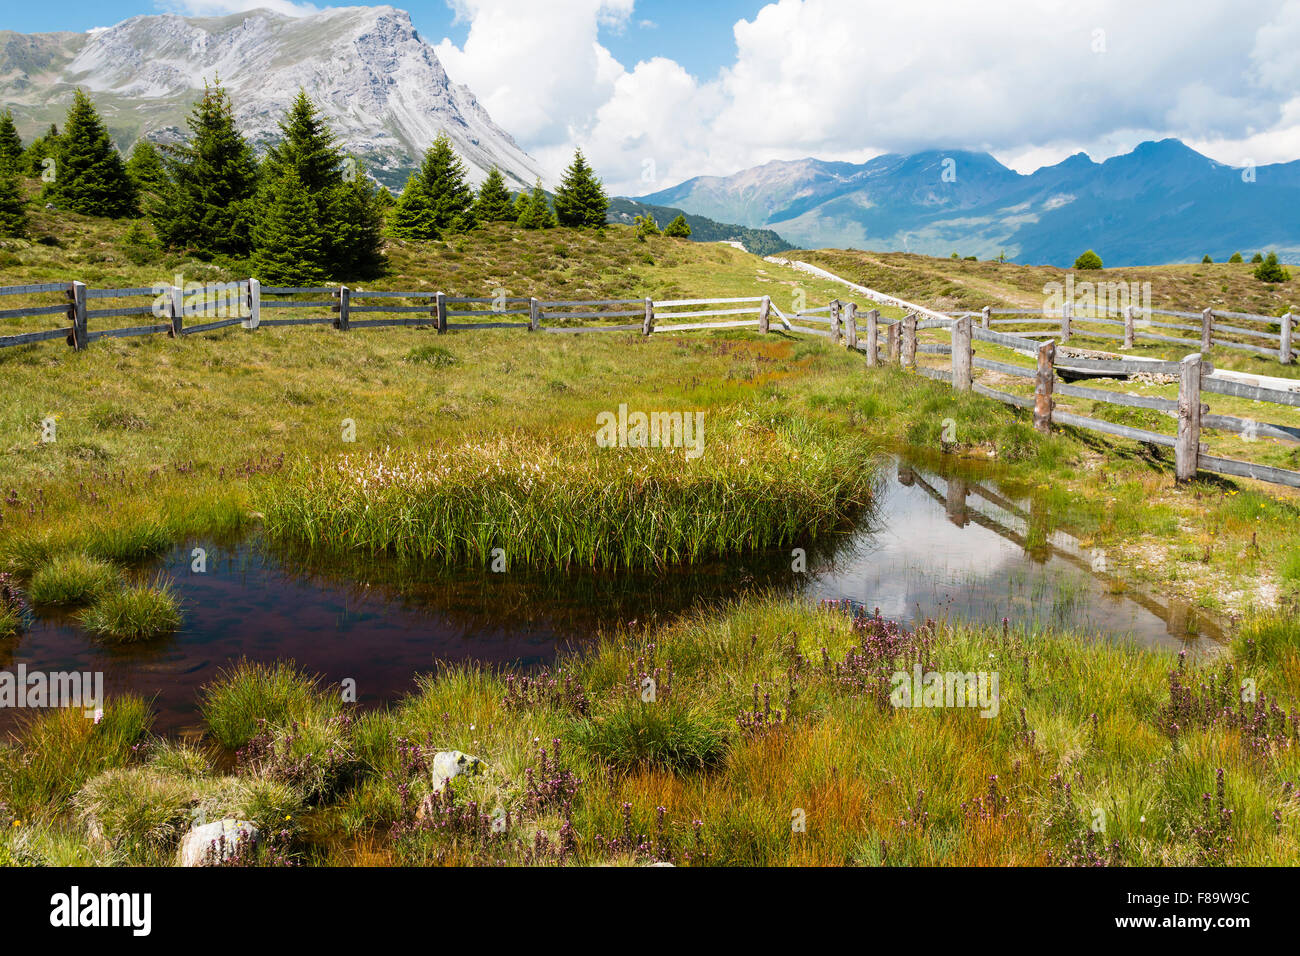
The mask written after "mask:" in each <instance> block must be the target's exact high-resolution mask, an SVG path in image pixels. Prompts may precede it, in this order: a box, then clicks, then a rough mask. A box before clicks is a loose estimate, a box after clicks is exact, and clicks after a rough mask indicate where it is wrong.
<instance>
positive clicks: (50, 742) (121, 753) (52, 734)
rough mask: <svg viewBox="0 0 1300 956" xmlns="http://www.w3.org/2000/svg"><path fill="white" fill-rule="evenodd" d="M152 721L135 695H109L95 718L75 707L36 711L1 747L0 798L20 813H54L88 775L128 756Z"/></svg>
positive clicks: (123, 763)
mask: <svg viewBox="0 0 1300 956" xmlns="http://www.w3.org/2000/svg"><path fill="white" fill-rule="evenodd" d="M152 722H153V715H152V714H151V713H150V711H149V707H148V705H147V704H146V703H145V702H144V701H143V700H142V699H140V698H139V697H132V696H125V697H118V698H115V699H113V700H111V701H108V702H106V703H105V705H104V713H103V717H102V718H101V719H100V720H99V721H98V722H96V721H94V720H92V719H90V718H89V717H87V716H86V714H85V712H84V711H83V710H82V709H81V708H80V707H63V708H58V709H56V710H50V711H47V712H44V713H41V714H39V715H38V716H37V717H35V718H34V719H32V720H31V721H29V722H28V723H26V725H25V726H24V727H23V728H22V729H21V731H20V733H19V735H18V737H19V742H18V743H17V744H15V745H12V746H10V747H7V748H5V749H4V750H0V802H3V803H4V804H6V805H7V806H8V807H9V808H10V811H11V812H14V813H18V814H22V815H23V816H24V817H30V816H36V815H41V814H49V815H56V814H58V813H60V812H62V811H63V810H64V809H66V808H67V801H68V800H69V799H70V798H71V797H72V795H73V794H75V793H76V792H77V791H78V790H79V789H81V786H82V785H83V784H84V783H85V782H86V781H87V780H89V779H90V778H91V777H93V776H96V775H97V774H100V773H102V772H103V771H105V770H108V769H111V768H115V767H124V766H126V765H127V764H128V763H130V762H131V759H132V756H133V754H134V748H135V746H136V745H137V744H138V743H140V741H142V740H143V739H144V738H145V735H146V734H147V733H148V731H149V727H150V725H151V724H152Z"/></svg>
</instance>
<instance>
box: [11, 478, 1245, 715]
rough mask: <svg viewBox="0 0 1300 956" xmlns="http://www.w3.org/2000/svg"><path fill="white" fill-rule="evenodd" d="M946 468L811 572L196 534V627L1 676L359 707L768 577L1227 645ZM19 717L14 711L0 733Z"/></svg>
mask: <svg viewBox="0 0 1300 956" xmlns="http://www.w3.org/2000/svg"><path fill="white" fill-rule="evenodd" d="M936 469H937V466H936V467H929V468H927V467H920V466H909V465H903V464H898V463H891V464H890V465H888V466H887V467H885V468H883V469H882V474H881V486H880V493H879V498H878V503H877V505H876V507H875V508H874V509H873V512H872V513H871V514H870V515H868V516H866V517H864V519H863V520H862V521H861V522H860V523H859V524H858V526H857V527H856V528H855V529H854V530H853V531H852V532H850V533H846V534H844V535H841V536H839V537H838V538H837V539H836V540H834V541H833V542H830V543H824V544H822V545H821V546H820V547H819V549H810V550H809V553H808V556H807V572H806V573H796V572H794V571H793V570H792V569H791V563H792V562H791V556H790V553H789V552H788V551H786V552H781V553H780V554H760V555H751V556H749V557H747V558H745V559H742V560H736V561H732V562H728V563H720V564H709V565H703V566H698V567H693V568H690V569H687V570H673V571H669V572H666V573H661V574H651V573H640V574H628V573H618V574H614V573H608V574H603V573H602V574H597V573H590V572H581V573H579V572H575V573H571V574H564V573H554V572H553V573H547V574H528V573H519V572H515V571H511V572H509V573H507V574H493V573H490V572H486V571H477V570H476V571H457V572H448V571H446V570H443V569H438V568H434V567H424V568H421V567H412V566H409V565H406V566H397V565H395V564H394V563H393V562H385V561H368V562H360V563H352V564H349V565H347V566H346V567H344V566H341V565H340V564H339V563H338V562H337V561H333V562H331V561H326V560H322V559H320V558H319V557H317V558H315V559H313V558H312V557H311V556H310V555H305V554H296V553H293V552H291V551H283V550H276V549H274V548H270V547H268V546H266V545H265V544H264V543H263V542H261V541H260V540H257V539H250V540H246V541H243V542H238V543H235V544H226V545H223V544H219V543H214V542H206V541H196V542H189V543H187V544H186V545H185V546H183V547H180V548H177V549H176V550H175V551H174V552H172V553H171V554H170V555H168V556H167V557H166V558H165V559H164V560H163V561H162V562H160V565H159V567H160V568H161V570H163V571H164V572H166V573H167V574H169V575H170V576H171V577H172V578H173V579H174V581H175V585H176V589H177V592H178V594H179V595H180V597H181V598H182V600H183V602H184V608H185V623H184V626H183V628H182V629H181V630H180V631H179V632H178V633H177V634H175V635H173V636H171V637H168V638H165V639H162V640H159V641H156V642H152V643H149V644H147V645H143V646H139V647H128V648H108V647H104V646H101V645H99V644H96V643H94V642H93V641H91V640H89V639H88V638H87V636H86V635H85V634H84V633H83V632H82V631H81V630H80V629H79V628H78V627H77V626H76V624H75V622H73V621H72V619H71V618H70V617H67V616H58V615H54V616H41V617H38V618H37V619H36V620H35V621H34V623H33V626H32V627H31V628H30V629H29V630H28V631H27V632H26V633H25V634H24V635H22V636H21V637H20V638H18V639H11V640H8V641H3V642H0V669H5V670H10V671H12V670H13V669H14V668H15V667H17V666H18V665H19V664H25V665H26V666H27V669H28V671H29V672H31V671H35V670H40V671H73V670H76V671H92V672H93V671H102V672H103V673H104V682H105V688H106V690H107V691H108V693H109V694H110V695H111V694H113V693H115V692H121V691H126V690H130V691H133V692H135V693H138V694H142V695H144V696H146V697H152V698H154V700H155V704H156V709H157V711H158V721H157V724H156V727H157V729H159V730H164V731H183V730H187V729H190V728H195V727H197V725H198V716H197V713H196V707H195V704H196V698H197V693H198V690H199V688H200V687H201V686H202V685H203V684H204V683H207V682H208V681H210V680H212V679H213V678H214V677H215V676H216V675H217V672H218V670H219V669H220V668H222V667H224V666H227V665H229V664H230V663H231V662H232V661H235V660H238V659H239V658H240V657H249V658H253V659H258V660H266V661H269V660H275V659H284V658H292V659H294V660H296V661H297V662H298V663H299V664H300V665H302V666H304V667H306V668H307V669H309V670H311V671H313V672H319V673H321V674H322V675H324V677H325V678H327V679H328V680H330V681H339V680H342V679H344V678H352V679H354V680H355V681H356V688H357V693H358V698H359V701H360V702H361V703H362V704H372V705H373V704H378V703H382V702H384V701H388V700H391V699H394V698H396V697H398V696H400V695H401V694H403V693H405V692H406V691H408V690H410V689H411V687H412V677H413V675H414V674H416V673H418V672H424V671H428V670H430V669H431V667H432V665H433V662H434V661H435V660H440V659H441V660H466V659H473V660H477V661H484V662H488V663H491V664H500V665H515V666H530V665H538V664H541V663H544V662H548V661H550V660H552V659H553V658H554V657H555V655H556V653H557V652H558V651H560V650H561V649H563V648H581V647H582V646H583V644H584V643H587V642H590V641H591V639H592V638H593V637H594V636H595V635H596V634H598V633H599V632H600V631H601V630H608V629H611V628H613V627H615V626H617V625H618V624H620V623H627V622H631V621H637V622H640V623H645V622H649V621H655V620H664V619H667V618H669V617H671V616H673V615H675V614H678V613H680V612H682V611H683V610H685V609H688V608H690V607H693V606H698V605H712V604H717V603H720V602H722V601H724V600H726V599H728V598H731V597H734V596H735V595H736V594H737V593H738V591H740V590H742V589H749V588H770V589H772V590H775V591H777V592H779V593H787V594H801V595H803V596H805V597H806V598H807V599H808V600H810V601H816V600H820V599H822V598H849V599H852V600H854V601H858V602H861V603H863V604H865V605H866V606H867V607H868V608H876V607H879V608H880V610H881V613H882V614H884V615H885V616H887V617H890V618H894V619H897V620H902V621H915V620H919V619H923V618H925V617H936V618H938V617H948V618H951V619H962V620H973V621H980V622H985V623H990V624H997V623H998V622H1000V621H1001V620H1002V619H1003V618H1004V617H1006V618H1009V619H1010V621H1011V624H1012V626H1013V627H1015V628H1018V629H1026V630H1031V631H1033V632H1040V631H1051V630H1063V629H1071V630H1078V631H1083V632H1086V633H1088V634H1093V635H1096V636H1097V637H1098V638H1100V639H1106V638H1110V639H1115V638H1136V639H1137V640H1139V641H1141V642H1143V643H1145V644H1148V645H1152V646H1158V647H1163V648H1167V649H1169V650H1170V651H1171V652H1173V651H1176V650H1179V649H1182V648H1184V647H1186V648H1189V649H1190V650H1191V651H1192V652H1193V653H1202V652H1210V651H1213V650H1214V649H1215V648H1217V647H1218V643H1217V642H1218V640H1219V639H1220V638H1221V637H1222V634H1221V632H1220V628H1219V625H1218V624H1217V623H1216V621H1215V620H1213V619H1211V618H1208V617H1205V616H1198V615H1197V614H1196V613H1195V612H1194V611H1192V610H1191V609H1189V608H1187V607H1185V606H1181V605H1178V604H1176V603H1174V604H1171V603H1170V602H1168V601H1165V600H1158V599H1156V598H1154V597H1150V596H1146V595H1143V594H1141V593H1137V592H1134V591H1132V590H1126V591H1117V589H1116V587H1115V586H1114V584H1113V582H1112V581H1111V580H1110V579H1109V578H1108V577H1107V576H1106V575H1105V574H1104V573H1099V569H1100V567H1101V562H1100V560H1099V559H1098V557H1097V556H1096V555H1094V554H1092V553H1090V552H1088V551H1087V550H1086V549H1083V548H1080V547H1079V546H1078V544H1077V542H1076V541H1075V540H1074V539H1073V538H1072V537H1070V536H1069V535H1068V534H1067V533H1064V532H1062V531H1060V530H1057V529H1053V528H1051V527H1047V526H1045V525H1044V524H1043V522H1042V521H1041V520H1039V519H1037V518H1036V514H1037V512H1036V510H1035V507H1034V503H1033V502H1032V501H1031V500H1027V499H1012V498H1009V497H1007V496H1005V495H1004V494H1003V492H1001V491H1000V490H999V489H998V488H997V486H996V485H995V484H993V483H992V482H990V481H988V480H980V479H978V478H976V477H972V475H971V473H970V472H969V471H966V472H965V473H963V474H956V473H953V472H951V471H948V476H947V477H945V476H944V475H943V474H942V473H940V472H939V471H938V470H936ZM945 470H947V469H946V468H945ZM195 547H201V548H204V549H205V550H206V552H207V567H206V571H205V572H204V573H193V572H192V570H191V554H192V549H193V548H195ZM147 570H148V571H149V573H152V572H153V571H154V570H155V568H150V569H147ZM16 713H17V712H15V711H14V710H12V709H7V710H5V711H3V712H0V727H4V728H8V727H11V726H12V723H13V720H14V719H15V714H16Z"/></svg>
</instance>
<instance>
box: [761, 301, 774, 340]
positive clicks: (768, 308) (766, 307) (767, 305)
mask: <svg viewBox="0 0 1300 956" xmlns="http://www.w3.org/2000/svg"><path fill="white" fill-rule="evenodd" d="M771 325H772V297H771V296H770V295H765V296H763V301H762V302H761V303H760V304H759V306H758V331H759V332H760V333H762V334H763V335H766V334H767V332H768V329H769V328H771Z"/></svg>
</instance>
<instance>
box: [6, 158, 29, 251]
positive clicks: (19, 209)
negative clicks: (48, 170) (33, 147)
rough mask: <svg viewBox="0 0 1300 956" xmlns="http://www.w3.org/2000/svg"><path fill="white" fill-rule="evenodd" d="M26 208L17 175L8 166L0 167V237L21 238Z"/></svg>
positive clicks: (25, 230)
mask: <svg viewBox="0 0 1300 956" xmlns="http://www.w3.org/2000/svg"><path fill="white" fill-rule="evenodd" d="M26 206H27V204H26V202H24V201H23V194H22V189H21V187H20V186H19V184H18V174H17V173H16V172H15V171H14V170H13V169H12V168H11V167H9V166H0V236H21V235H23V234H25V233H26V232H27V208H26Z"/></svg>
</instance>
